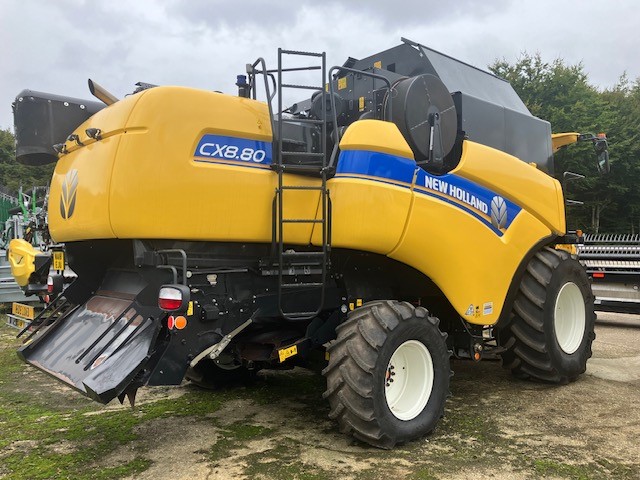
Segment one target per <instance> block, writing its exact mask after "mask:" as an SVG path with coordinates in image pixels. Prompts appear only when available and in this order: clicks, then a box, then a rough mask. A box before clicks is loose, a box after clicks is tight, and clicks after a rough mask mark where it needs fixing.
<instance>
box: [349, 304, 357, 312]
mask: <svg viewBox="0 0 640 480" xmlns="http://www.w3.org/2000/svg"><path fill="white" fill-rule="evenodd" d="M354 308H356V306H355V305H354V304H353V302H351V303H349V310H353V309H354Z"/></svg>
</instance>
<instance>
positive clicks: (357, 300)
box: [356, 298, 362, 307]
mask: <svg viewBox="0 0 640 480" xmlns="http://www.w3.org/2000/svg"><path fill="white" fill-rule="evenodd" d="M361 306H362V299H361V298H358V299H356V307H361Z"/></svg>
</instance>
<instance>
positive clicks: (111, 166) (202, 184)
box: [49, 87, 319, 244]
mask: <svg viewBox="0 0 640 480" xmlns="http://www.w3.org/2000/svg"><path fill="white" fill-rule="evenodd" d="M121 104H122V105H121ZM114 111H115V113H114ZM103 112H104V115H107V116H108V119H109V120H111V119H112V118H114V117H116V116H118V115H119V117H120V124H124V125H125V127H124V128H120V130H119V134H117V135H113V136H106V138H104V139H103V140H101V141H98V142H93V143H89V144H88V145H87V146H86V147H81V148H77V149H75V151H72V152H71V153H69V154H67V155H65V156H63V157H62V158H61V160H60V161H59V162H58V164H57V166H56V171H55V174H54V177H53V180H52V187H51V199H52V201H51V202H50V208H49V223H50V228H51V233H52V236H53V238H54V239H55V240H56V241H58V242H68V241H76V240H85V239H95V238H176V239H181V240H208V241H244V242H270V241H271V232H272V230H271V205H272V200H273V196H274V193H275V188H276V186H277V175H276V174H275V173H274V172H273V171H272V170H271V169H270V168H269V167H268V166H267V165H261V164H257V163H255V162H254V163H253V164H251V165H250V166H251V168H247V167H248V165H247V163H246V162H241V161H238V160H235V159H233V160H230V159H221V158H206V159H199V160H206V161H197V160H198V159H196V158H194V152H195V150H196V147H197V144H198V140H199V139H200V138H202V137H203V135H206V134H215V135H228V136H234V137H240V138H246V139H253V140H259V141H266V142H271V138H272V137H271V123H270V120H269V112H268V108H267V106H266V104H264V103H261V102H256V101H254V100H250V99H246V98H239V97H231V96H227V95H222V94H219V93H214V92H204V91H201V90H194V89H188V88H181V87H158V88H153V89H150V90H145V91H143V92H141V93H139V94H137V95H133V96H131V97H128V98H127V99H126V100H123V101H120V102H117V103H116V104H114V105H112V106H110V107H109V108H106V109H104V110H102V111H100V112H98V113H97V114H96V115H94V116H93V117H92V118H91V119H90V120H89V122H88V123H85V124H83V125H82V126H80V127H79V128H78V133H80V132H84V130H85V129H86V128H88V126H94V127H96V128H101V129H103V131H105V130H104V128H103V123H102V122H103V119H102V114H103ZM176 118H178V119H180V121H176V120H175V119H176ZM115 123H118V122H115ZM239 167H241V168H239ZM72 169H75V170H77V172H78V187H77V194H76V195H77V199H76V206H75V211H74V212H73V215H71V216H69V218H67V219H65V218H62V216H61V212H60V208H59V202H58V199H59V198H60V195H61V191H62V185H63V183H64V180H65V178H66V175H67V174H68V173H69V171H70V170H72ZM286 177H287V179H286V182H287V183H288V184H291V185H310V184H316V183H317V182H318V180H316V179H309V178H304V177H299V176H292V175H287V176H286ZM285 195H286V196H287V198H285V205H286V210H285V212H284V216H285V218H314V217H315V215H316V211H317V206H318V200H319V193H318V192H308V191H307V192H305V191H288V192H286V194H285ZM285 236H286V238H287V239H288V240H289V241H291V242H294V243H302V244H307V243H309V241H310V237H311V225H310V224H307V225H297V224H290V225H287V226H286V228H285Z"/></svg>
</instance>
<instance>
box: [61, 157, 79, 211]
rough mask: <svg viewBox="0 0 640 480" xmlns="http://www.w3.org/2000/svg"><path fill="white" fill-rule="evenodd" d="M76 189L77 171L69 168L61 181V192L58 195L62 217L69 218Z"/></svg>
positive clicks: (73, 206) (72, 209)
mask: <svg viewBox="0 0 640 480" xmlns="http://www.w3.org/2000/svg"><path fill="white" fill-rule="evenodd" d="M77 190H78V171H77V170H76V169H73V170H69V172H68V173H67V175H66V176H65V177H64V181H63V182H62V194H61V195H60V215H62V218H64V219H67V218H71V215H73V211H74V210H75V208H76V192H77Z"/></svg>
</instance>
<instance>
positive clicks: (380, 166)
mask: <svg viewBox="0 0 640 480" xmlns="http://www.w3.org/2000/svg"><path fill="white" fill-rule="evenodd" d="M415 170H416V162H415V161H413V160H410V159H408V158H402V157H398V156H396V155H390V154H388V153H380V152H370V151H367V150H344V151H342V152H340V158H339V160H338V167H337V170H336V173H337V174H339V173H350V174H361V175H369V176H371V177H381V178H385V179H387V180H395V181H397V182H402V183H411V182H412V181H413V174H414V173H415Z"/></svg>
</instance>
